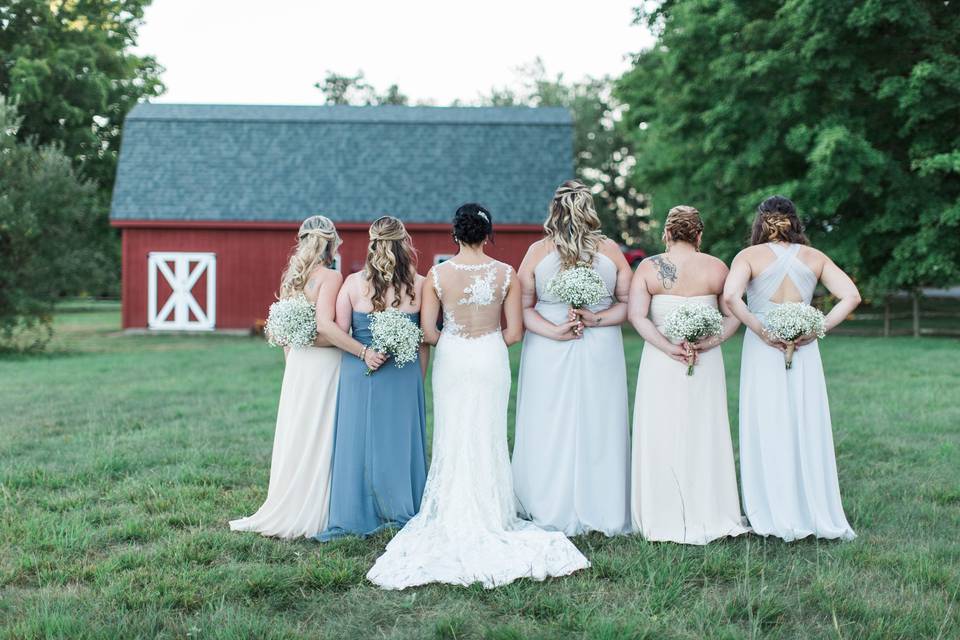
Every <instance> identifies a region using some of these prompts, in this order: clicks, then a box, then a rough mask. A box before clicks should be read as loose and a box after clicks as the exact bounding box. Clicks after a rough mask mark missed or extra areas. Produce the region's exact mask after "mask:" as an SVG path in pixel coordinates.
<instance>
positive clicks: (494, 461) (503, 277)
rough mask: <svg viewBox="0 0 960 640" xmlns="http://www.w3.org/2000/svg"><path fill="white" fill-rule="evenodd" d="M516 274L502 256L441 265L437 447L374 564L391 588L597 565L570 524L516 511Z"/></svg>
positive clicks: (377, 579)
mask: <svg viewBox="0 0 960 640" xmlns="http://www.w3.org/2000/svg"><path fill="white" fill-rule="evenodd" d="M511 274H512V269H511V268H510V267H509V266H507V265H505V264H503V263H502V262H497V261H495V260H491V261H490V262H487V263H484V264H479V265H464V264H459V263H456V262H449V261H448V262H444V263H443V264H440V265H437V266H436V267H434V268H433V270H432V280H433V286H434V287H435V288H436V291H437V294H438V295H439V297H440V302H441V304H442V306H443V312H444V326H443V332H442V335H441V336H440V340H439V342H438V343H437V348H436V351H435V352H434V357H433V375H432V377H431V381H432V383H433V411H434V420H433V425H434V430H433V456H432V459H431V461H430V473H429V475H428V477H427V486H426V488H425V489H424V492H423V500H422V501H421V503H420V512H419V513H418V514H417V515H416V517H414V518H413V519H412V520H410V521H409V522H408V523H407V524H406V526H404V528H403V529H401V530H400V532H399V533H398V534H397V535H396V536H395V537H394V538H393V540H391V541H390V544H388V545H387V549H386V551H385V552H384V554H383V555H382V556H380V557H379V558H378V559H377V562H376V564H374V566H373V568H372V569H370V571H369V573H367V578H368V579H369V580H370V581H371V582H373V583H374V584H376V585H378V586H380V587H382V588H384V589H405V588H407V587H412V586H416V585H421V584H426V583H429V582H443V583H447V584H459V585H469V584H473V583H474V582H479V583H481V584H482V585H483V586H484V587H487V588H493V587H496V586H499V585H503V584H507V583H509V582H513V581H514V580H517V579H519V578H531V579H534V580H543V579H544V578H546V577H547V576H561V575H566V574H568V573H572V572H574V571H577V570H579V569H583V568H586V567H588V566H590V563H589V562H587V559H586V558H585V557H583V555H582V554H581V553H580V552H579V551H578V550H577V548H576V547H575V546H574V545H573V544H571V543H570V541H569V540H567V538H566V536H564V535H563V534H562V533H555V532H546V531H542V530H540V529H538V528H537V527H535V526H534V525H532V524H530V523H528V522H524V521H523V520H520V519H519V518H517V515H516V509H515V502H514V495H513V478H512V476H511V473H510V457H509V451H508V449H507V408H508V406H509V402H510V384H511V379H510V359H509V354H508V352H507V345H506V343H505V342H504V341H503V337H502V336H501V334H500V313H501V309H502V307H503V300H504V298H505V297H506V295H507V291H508V290H509V289H510V280H511ZM514 286H516V285H514Z"/></svg>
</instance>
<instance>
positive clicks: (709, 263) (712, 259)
mask: <svg viewBox="0 0 960 640" xmlns="http://www.w3.org/2000/svg"><path fill="white" fill-rule="evenodd" d="M699 255H700V263H701V265H702V266H703V267H704V268H706V269H712V270H715V271H720V272H723V273H726V272H727V271H729V269H728V268H727V263H726V262H724V261H723V260H721V259H720V258H718V257H716V256H713V255H710V254H709V253H701V254H699Z"/></svg>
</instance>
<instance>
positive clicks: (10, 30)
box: [0, 0, 163, 193]
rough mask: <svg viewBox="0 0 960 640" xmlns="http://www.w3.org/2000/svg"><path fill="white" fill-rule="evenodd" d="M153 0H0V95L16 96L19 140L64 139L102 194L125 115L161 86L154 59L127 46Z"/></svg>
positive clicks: (134, 38)
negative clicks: (21, 119) (133, 51)
mask: <svg viewBox="0 0 960 640" xmlns="http://www.w3.org/2000/svg"><path fill="white" fill-rule="evenodd" d="M150 1H151V0H5V1H3V2H0V25H2V28H0V94H3V95H7V96H9V97H10V98H12V99H15V100H17V101H18V104H19V107H20V113H21V114H22V118H23V123H22V126H21V127H20V140H21V141H23V140H26V139H28V138H34V139H35V140H36V142H37V143H38V144H50V143H54V142H56V143H59V144H61V145H62V147H63V152H64V153H65V154H66V155H67V156H69V157H70V158H72V159H74V161H75V163H76V166H77V167H78V168H79V169H80V171H81V173H82V175H84V176H85V177H88V178H92V179H93V180H95V181H96V182H97V184H99V185H100V186H101V187H102V188H103V189H104V191H105V192H106V193H109V189H110V188H111V187H112V185H113V179H114V173H115V170H116V162H117V153H118V151H119V148H120V134H121V125H122V123H123V118H124V117H125V116H126V114H127V112H128V111H129V110H130V109H131V108H132V107H133V105H134V104H136V103H137V101H138V100H140V99H142V98H149V97H153V96H157V95H159V94H160V93H161V92H162V90H163V85H162V84H161V83H160V80H159V74H160V72H161V70H162V69H161V67H160V66H159V65H158V64H157V62H156V61H155V60H154V59H153V58H151V57H149V56H138V55H135V54H133V53H131V52H130V49H131V48H132V47H134V46H135V45H136V41H137V29H138V28H139V27H140V25H141V24H142V22H143V11H144V9H145V8H146V7H147V6H148V5H149V4H150Z"/></svg>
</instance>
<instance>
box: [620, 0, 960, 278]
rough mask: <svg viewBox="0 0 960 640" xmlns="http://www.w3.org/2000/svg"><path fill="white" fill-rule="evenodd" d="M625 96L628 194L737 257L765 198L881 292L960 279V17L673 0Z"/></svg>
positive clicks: (750, 0) (807, 2)
mask: <svg viewBox="0 0 960 640" xmlns="http://www.w3.org/2000/svg"><path fill="white" fill-rule="evenodd" d="M637 20H638V22H640V23H643V24H646V25H648V26H649V27H650V28H651V29H652V30H653V31H654V33H655V35H656V36H657V42H656V44H655V45H654V46H653V47H652V48H651V49H649V50H647V51H644V52H642V53H640V54H638V55H637V56H636V57H635V60H634V65H633V68H632V69H631V70H630V71H629V72H627V73H626V74H625V75H624V76H623V77H622V78H621V79H620V81H619V82H618V84H617V89H616V96H617V97H618V98H619V99H620V100H621V101H622V102H623V103H625V104H626V105H628V109H627V111H626V114H625V118H624V124H625V126H626V127H627V129H628V130H629V132H630V137H631V139H632V141H633V144H634V145H635V151H636V154H637V158H638V161H637V164H636V167H635V169H634V171H633V175H632V180H633V182H634V184H635V185H636V187H637V189H638V190H642V191H644V192H648V193H651V194H652V200H653V204H654V207H655V211H656V213H657V214H659V215H661V216H662V215H663V214H664V213H665V212H666V210H667V209H668V208H669V207H670V206H672V205H675V204H679V203H686V204H692V205H694V206H697V207H698V208H699V209H700V210H701V212H702V213H703V216H704V219H705V223H706V232H705V243H706V245H707V246H708V248H709V249H711V250H713V251H714V252H716V253H717V254H718V255H720V256H721V257H724V258H730V257H731V256H732V255H733V254H734V253H735V252H736V250H737V249H738V248H739V247H740V246H742V244H743V241H744V239H745V238H746V236H747V231H748V226H749V222H750V221H751V220H752V218H753V215H754V211H755V207H756V205H757V204H758V203H759V201H760V200H761V199H762V198H763V197H764V196H766V195H770V194H773V193H782V194H784V195H787V196H789V197H791V198H792V199H794V200H795V202H796V203H797V205H798V209H799V210H800V211H801V216H802V217H804V218H805V221H806V223H807V229H808V232H809V235H810V236H811V240H812V241H813V243H814V244H816V245H817V246H820V247H821V248H823V249H824V250H825V251H827V252H828V253H830V254H831V255H832V256H833V257H834V259H835V260H836V261H837V262H838V263H840V264H841V265H843V266H844V267H845V268H847V269H849V270H850V271H851V272H852V273H853V274H854V275H855V276H856V277H857V279H858V280H859V281H860V282H861V283H862V284H865V285H867V288H868V289H873V290H876V291H880V290H889V289H891V288H912V287H917V286H922V285H942V284H953V283H955V282H957V280H958V279H960V233H958V232H960V51H958V49H960V4H958V3H956V2H942V1H933V0H869V1H867V2H854V1H852V0H845V1H834V0H787V1H786V2H779V1H773V0H739V1H737V2H723V1H721V0H668V1H666V2H663V3H661V4H659V5H657V6H655V7H654V8H652V9H650V10H643V9H641V10H638V12H637Z"/></svg>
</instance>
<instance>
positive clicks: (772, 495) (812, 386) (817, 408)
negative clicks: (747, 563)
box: [740, 244, 856, 541]
mask: <svg viewBox="0 0 960 640" xmlns="http://www.w3.org/2000/svg"><path fill="white" fill-rule="evenodd" d="M767 246H768V247H770V249H771V250H772V251H773V252H774V254H775V255H776V259H775V261H774V262H773V263H772V264H771V265H770V266H769V267H767V268H766V269H765V270H764V271H763V273H761V274H760V275H759V276H757V277H756V278H754V279H753V280H752V281H751V282H750V284H749V285H748V287H747V305H748V307H749V308H750V311H751V312H752V313H753V314H754V315H756V316H757V318H759V319H760V321H761V322H763V321H764V318H765V316H766V314H767V313H769V312H770V310H771V309H773V308H774V307H776V306H777V303H775V302H771V301H770V298H771V297H772V296H773V295H774V294H775V293H776V292H777V290H778V289H779V287H780V284H781V283H782V282H783V280H784V278H790V280H791V281H792V282H793V284H794V285H795V286H796V288H797V290H798V291H800V293H801V294H802V296H803V301H804V302H805V303H806V304H810V301H811V299H812V298H813V291H814V288H815V287H816V285H817V277H816V275H815V274H814V273H813V272H812V271H811V270H810V268H809V267H807V265H805V264H804V263H803V262H802V261H801V260H800V259H799V258H797V253H798V252H799V250H800V245H791V246H790V247H789V248H784V247H781V246H779V245H776V244H768V245H767ZM783 358H784V356H783V353H782V352H781V351H779V350H778V349H774V348H772V347H770V346H768V345H767V344H766V343H764V342H763V340H762V339H761V338H760V337H759V336H757V335H756V334H755V333H753V332H752V331H750V330H747V332H746V335H745V336H744V340H743V361H742V364H741V368H740V473H741V479H742V483H743V508H744V511H745V512H746V516H747V518H748V519H749V520H750V524H751V525H752V527H753V530H754V531H755V532H756V533H758V534H760V535H764V536H767V535H772V536H777V537H780V538H783V539H784V540H787V541H790V540H797V539H800V538H804V537H806V536H810V535H814V536H817V537H818V538H842V539H845V540H851V539H853V538H854V537H856V534H854V532H853V529H851V528H850V525H849V524H848V523H847V518H846V516H845V515H844V513H843V505H842V504H841V502H840V486H839V483H838V481H837V464H836V459H835V457H834V449H833V432H832V427H831V424H830V406H829V403H828V402H827V386H826V382H825V380H824V377H823V364H822V363H821V361H820V347H819V346H818V344H817V343H816V342H813V343H811V344H809V345H806V346H803V347H799V348H798V349H797V350H796V353H795V354H794V357H793V368H791V369H789V370H787V369H786V368H785V366H784V360H783Z"/></svg>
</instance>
